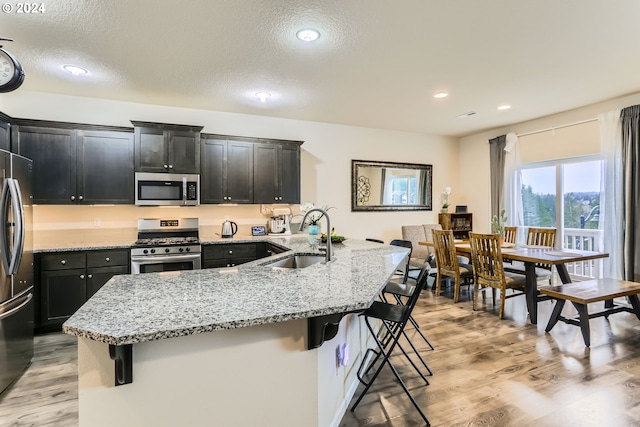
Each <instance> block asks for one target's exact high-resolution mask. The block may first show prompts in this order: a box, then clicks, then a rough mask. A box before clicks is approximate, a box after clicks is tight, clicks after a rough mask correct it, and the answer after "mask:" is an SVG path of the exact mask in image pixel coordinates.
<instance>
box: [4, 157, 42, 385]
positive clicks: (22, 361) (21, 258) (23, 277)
mask: <svg viewBox="0 0 640 427" xmlns="http://www.w3.org/2000/svg"><path fill="white" fill-rule="evenodd" d="M32 177H33V164H32V162H31V160H29V159H27V158H24V157H22V156H18V155H16V154H12V153H9V152H7V151H3V150H0V182H1V185H2V193H1V196H0V261H1V262H0V393H1V392H3V391H4V390H5V389H6V388H7V387H8V386H9V385H10V384H11V383H12V382H13V381H15V380H16V379H17V378H18V377H20V375H21V374H22V372H23V371H24V370H25V369H26V367H27V366H28V365H29V363H30V362H31V358H32V357H33V327H34V308H33V307H34V301H33V209H32V200H33V196H32V194H33V193H32V187H31V184H32Z"/></svg>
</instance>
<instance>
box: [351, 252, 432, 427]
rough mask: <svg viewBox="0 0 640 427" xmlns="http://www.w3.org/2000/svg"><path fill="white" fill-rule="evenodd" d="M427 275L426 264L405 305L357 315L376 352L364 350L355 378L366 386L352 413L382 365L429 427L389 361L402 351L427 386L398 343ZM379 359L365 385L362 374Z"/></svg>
mask: <svg viewBox="0 0 640 427" xmlns="http://www.w3.org/2000/svg"><path fill="white" fill-rule="evenodd" d="M428 272H429V267H428V264H426V263H425V265H424V266H423V267H422V269H421V270H420V274H419V275H418V279H417V284H416V286H415V289H414V291H413V293H412V294H411V296H410V297H409V300H408V301H407V303H406V304H405V305H400V304H389V303H386V302H382V301H374V302H373V304H371V306H370V307H369V308H368V309H366V310H365V311H364V312H362V313H361V314H360V315H361V316H364V318H365V323H366V325H367V328H368V329H369V331H370V332H371V335H372V336H373V338H374V340H375V341H376V344H377V347H378V349H372V348H370V349H367V351H366V352H365V354H364V357H363V360H362V363H361V364H360V367H359V368H358V372H357V376H358V380H360V382H361V383H362V384H364V385H365V388H364V390H363V391H362V393H360V396H358V399H357V400H356V402H355V403H354V404H353V406H352V407H351V411H355V409H356V407H357V406H358V404H359V403H360V401H361V400H362V398H363V397H364V395H365V394H366V393H367V391H369V388H370V387H371V385H372V384H373V382H374V381H375V379H376V378H377V377H378V375H379V374H380V371H381V370H382V368H383V367H384V365H385V364H387V365H389V368H390V369H391V371H392V372H393V375H394V376H395V377H396V379H397V380H398V382H399V383H400V386H401V387H402V389H403V390H404V392H405V393H406V394H407V396H408V397H409V400H411V403H412V404H413V406H414V407H415V408H416V409H417V410H418V412H419V413H420V416H421V417H422V418H423V419H424V421H425V422H426V423H427V426H430V425H431V424H430V423H429V419H428V418H427V416H426V415H425V414H424V412H423V411H422V409H421V408H420V406H419V405H418V402H416V400H415V399H414V397H413V395H412V394H411V392H410V391H409V389H408V388H407V386H406V384H405V383H404V381H403V380H402V378H401V377H400V374H399V373H398V371H397V370H396V368H395V367H394V366H393V363H391V360H390V359H389V358H390V356H391V354H392V353H393V350H394V349H395V348H396V347H398V348H399V349H400V350H401V351H402V353H403V354H404V355H405V357H406V358H407V359H408V360H409V362H411V365H412V366H413V367H414V369H415V370H416V371H417V372H418V374H420V376H421V377H422V378H423V380H425V382H426V383H427V384H429V382H428V381H427V379H426V378H425V377H424V375H423V374H422V373H421V372H420V370H419V369H418V367H417V366H416V365H415V364H414V363H413V361H412V360H411V358H410V357H409V355H408V354H407V352H406V351H405V350H404V349H403V348H402V345H401V344H400V342H399V339H400V337H401V336H403V335H404V336H405V338H407V337H406V334H405V332H404V328H405V326H406V325H407V323H408V322H409V317H410V316H411V312H412V311H413V308H414V307H415V305H416V303H417V302H418V298H419V297H420V293H421V292H422V290H423V289H424V287H425V286H426V284H427V277H428V276H429V274H428ZM372 319H373V320H372ZM378 321H382V326H383V327H382V329H381V330H380V331H379V332H380V333H383V334H384V335H385V337H384V338H383V339H381V338H380V337H379V333H378V331H376V330H375V329H374V328H375V326H376V325H378V323H379V322H378ZM407 339H408V338H407ZM409 342H410V341H409ZM371 354H375V355H376V357H375V358H374V359H373V361H372V363H371V364H370V365H369V366H367V365H368V359H369V356H370V355H371ZM379 359H382V360H381V362H380V363H379V364H378V367H377V369H376V371H375V372H374V373H373V375H372V377H371V378H370V379H369V380H368V381H367V380H366V379H364V377H363V371H366V372H368V371H369V370H370V369H371V367H372V366H373V365H375V364H376V362H377V361H378V360H379Z"/></svg>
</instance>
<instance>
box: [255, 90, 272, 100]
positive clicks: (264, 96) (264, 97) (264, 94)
mask: <svg viewBox="0 0 640 427" xmlns="http://www.w3.org/2000/svg"><path fill="white" fill-rule="evenodd" d="M256 96H257V97H258V98H259V99H260V102H267V99H269V97H270V96H271V94H270V93H269V92H257V93H256Z"/></svg>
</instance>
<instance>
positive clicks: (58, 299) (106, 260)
mask: <svg viewBox="0 0 640 427" xmlns="http://www.w3.org/2000/svg"><path fill="white" fill-rule="evenodd" d="M35 265H36V271H35V277H36V278H37V280H39V283H37V284H36V288H37V289H36V290H37V295H38V297H37V299H36V330H37V331H42V332H45V331H49V330H59V329H60V328H61V326H62V324H63V323H64V321H65V320H67V319H68V318H69V317H70V316H71V315H72V314H73V313H75V312H76V311H77V310H78V309H79V308H80V307H81V306H82V304H84V303H85V302H86V301H87V300H88V299H89V298H91V297H92V296H93V295H94V294H95V293H96V292H97V291H98V290H99V289H100V288H101V287H102V286H103V285H104V284H105V283H107V282H108V281H109V279H111V278H112V277H113V276H114V275H116V274H128V273H130V271H131V269H130V261H129V250H128V249H113V250H101V251H70V252H55V253H53V252H52V253H41V254H37V256H36V263H35ZM38 306H39V307H38Z"/></svg>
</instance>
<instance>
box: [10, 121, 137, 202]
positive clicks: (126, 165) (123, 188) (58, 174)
mask: <svg viewBox="0 0 640 427" xmlns="http://www.w3.org/2000/svg"><path fill="white" fill-rule="evenodd" d="M11 138H12V148H13V151H14V152H15V153H17V154H20V155H22V156H24V157H27V158H29V159H31V160H33V172H34V173H33V179H34V182H33V201H34V203H38V204H102V203H105V204H133V203H134V200H133V185H134V184H133V182H134V181H133V178H134V175H133V134H132V133H131V131H130V130H129V131H100V130H97V131H93V130H76V129H70V128H57V127H48V126H42V127H40V126H24V125H20V126H13V127H12V137H11Z"/></svg>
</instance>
